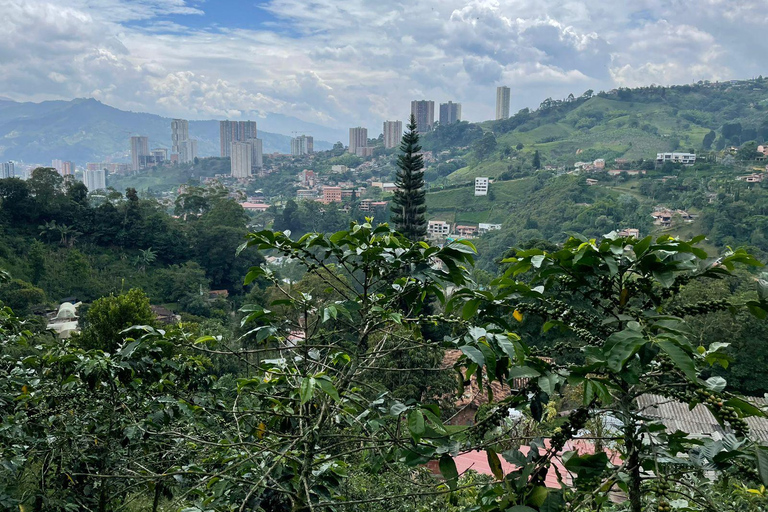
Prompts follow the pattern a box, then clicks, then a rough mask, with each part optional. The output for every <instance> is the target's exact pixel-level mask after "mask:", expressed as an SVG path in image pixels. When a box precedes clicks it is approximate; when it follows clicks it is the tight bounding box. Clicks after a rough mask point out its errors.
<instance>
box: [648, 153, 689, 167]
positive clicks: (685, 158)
mask: <svg viewBox="0 0 768 512" xmlns="http://www.w3.org/2000/svg"><path fill="white" fill-rule="evenodd" d="M667 162H670V163H673V164H683V165H693V164H695V163H696V155H695V154H694V153H656V165H657V166H661V165H664V164H665V163H667Z"/></svg>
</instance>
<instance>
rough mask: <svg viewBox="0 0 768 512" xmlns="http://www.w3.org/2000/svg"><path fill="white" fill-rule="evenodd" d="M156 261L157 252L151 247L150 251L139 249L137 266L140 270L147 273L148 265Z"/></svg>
mask: <svg viewBox="0 0 768 512" xmlns="http://www.w3.org/2000/svg"><path fill="white" fill-rule="evenodd" d="M156 259H157V252H155V251H153V250H152V248H151V247H150V248H148V249H139V255H138V256H136V266H137V267H139V270H141V271H142V272H145V271H146V270H147V265H149V264H151V263H153V262H154V261H155V260H156Z"/></svg>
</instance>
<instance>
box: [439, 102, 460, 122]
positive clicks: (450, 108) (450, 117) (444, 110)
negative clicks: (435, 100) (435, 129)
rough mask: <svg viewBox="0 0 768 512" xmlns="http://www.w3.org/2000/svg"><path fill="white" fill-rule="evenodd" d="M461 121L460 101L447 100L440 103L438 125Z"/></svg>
mask: <svg viewBox="0 0 768 512" xmlns="http://www.w3.org/2000/svg"><path fill="white" fill-rule="evenodd" d="M458 121H461V103H454V102H452V101H449V102H448V103H441V104H440V125H441V126H445V125H448V124H453V123H456V122H458Z"/></svg>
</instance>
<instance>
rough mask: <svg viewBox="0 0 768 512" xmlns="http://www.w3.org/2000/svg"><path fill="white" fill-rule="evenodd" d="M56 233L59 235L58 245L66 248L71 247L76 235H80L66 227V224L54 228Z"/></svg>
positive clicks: (73, 229)
mask: <svg viewBox="0 0 768 512" xmlns="http://www.w3.org/2000/svg"><path fill="white" fill-rule="evenodd" d="M56 231H58V233H59V235H61V239H60V240H59V243H60V244H61V245H64V246H67V247H72V245H73V244H74V243H75V239H76V238H77V237H78V235H81V234H82V233H80V232H79V231H77V230H76V229H75V228H73V227H72V226H67V225H66V224H59V225H58V226H56Z"/></svg>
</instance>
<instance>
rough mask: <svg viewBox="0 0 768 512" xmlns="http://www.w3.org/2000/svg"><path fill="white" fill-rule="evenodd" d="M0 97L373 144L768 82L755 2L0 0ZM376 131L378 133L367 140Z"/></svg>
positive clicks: (767, 13) (764, 16) (760, 6)
mask: <svg viewBox="0 0 768 512" xmlns="http://www.w3.org/2000/svg"><path fill="white" fill-rule="evenodd" d="M0 13H2V14H3V18H4V19H3V22H2V29H0V96H5V97H8V98H11V99H14V100H24V101H40V100H47V99H71V98H74V97H94V98H96V99H98V100H100V101H103V102H105V103H107V104H110V105H113V106H116V107H118V108H122V109H128V110H135V111H145V112H153V113H158V114H162V115H167V116H173V117H187V118H190V119H210V118H225V117H228V118H233V119H237V118H248V117H251V118H252V117H254V116H257V115H258V113H264V112H278V113H282V114H286V115H291V116H295V117H298V118H301V119H303V120H306V121H311V122H316V123H320V124H324V125H328V126H332V127H338V128H345V127H348V126H355V125H360V124H362V125H363V126H368V127H369V129H373V130H377V129H378V130H380V128H381V121H382V120H384V119H403V118H405V116H406V115H407V114H408V112H409V102H410V100H412V99H421V98H427V99H433V100H435V101H436V102H444V101H448V100H453V101H458V102H461V103H462V104H463V107H462V113H463V115H464V118H465V119H467V120H470V121H479V120H484V119H489V118H491V117H492V116H493V113H494V101H495V87H496V86H497V85H509V86H510V87H511V88H512V109H513V111H515V110H517V109H520V108H523V107H536V106H537V105H538V104H539V103H541V101H542V100H543V99H545V98H547V97H550V96H551V97H553V98H562V97H565V96H567V95H568V94H569V93H574V94H576V95H578V94H581V93H582V92H583V91H585V90H587V89H594V90H595V91H598V90H608V89H611V88H614V87H617V86H636V85H647V84H652V83H656V84H671V83H689V82H692V81H696V80H701V79H709V80H722V79H732V78H750V77H753V76H757V75H759V74H768V65H766V64H765V57H764V56H765V55H766V50H768V42H766V38H765V27H766V25H767V24H768V9H766V8H765V3H764V1H761V0H632V1H620V0H471V1H467V0H430V1H425V0H409V1H408V2H401V1H392V0H205V1H203V0H0ZM377 133H378V132H377Z"/></svg>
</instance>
